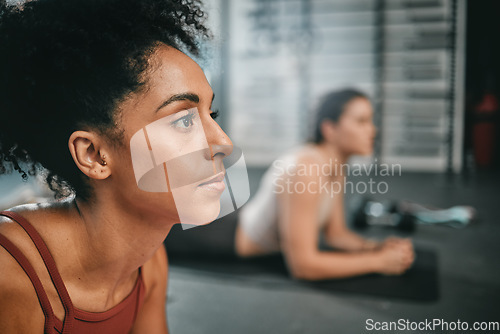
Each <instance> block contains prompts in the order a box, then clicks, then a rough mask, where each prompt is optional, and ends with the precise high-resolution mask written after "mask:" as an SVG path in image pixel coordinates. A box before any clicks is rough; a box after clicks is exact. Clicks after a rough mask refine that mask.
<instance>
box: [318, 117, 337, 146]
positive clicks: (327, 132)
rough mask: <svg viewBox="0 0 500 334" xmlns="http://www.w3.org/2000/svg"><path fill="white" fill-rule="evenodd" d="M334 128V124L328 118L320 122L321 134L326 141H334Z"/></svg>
mask: <svg viewBox="0 0 500 334" xmlns="http://www.w3.org/2000/svg"><path fill="white" fill-rule="evenodd" d="M336 129H337V127H336V124H335V123H334V122H332V121H330V120H328V119H326V120H324V121H322V122H321V134H322V135H323V138H324V139H325V140H326V141H328V142H332V141H336V133H337V131H336Z"/></svg>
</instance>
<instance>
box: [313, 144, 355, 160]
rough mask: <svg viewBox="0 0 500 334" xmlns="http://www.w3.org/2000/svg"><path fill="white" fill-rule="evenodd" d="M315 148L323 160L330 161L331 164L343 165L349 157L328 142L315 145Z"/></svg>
mask: <svg viewBox="0 0 500 334" xmlns="http://www.w3.org/2000/svg"><path fill="white" fill-rule="evenodd" d="M316 147H317V148H318V150H319V151H320V152H321V154H322V155H323V157H324V158H326V159H331V160H332V162H333V163H338V164H340V165H344V164H346V163H347V161H348V160H349V157H350V155H349V154H347V153H345V152H343V151H342V150H340V149H339V148H338V147H337V146H336V145H333V144H331V143H328V142H325V141H323V142H321V143H319V144H316Z"/></svg>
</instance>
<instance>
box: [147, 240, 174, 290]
mask: <svg viewBox="0 0 500 334" xmlns="http://www.w3.org/2000/svg"><path fill="white" fill-rule="evenodd" d="M167 273H168V260H167V252H166V251H165V247H164V246H163V244H162V245H161V246H160V247H159V248H158V250H157V251H156V252H155V254H154V255H153V256H152V257H151V259H149V260H148V261H147V262H146V263H145V264H144V265H143V266H142V274H143V280H144V284H145V286H146V292H149V291H152V290H153V289H154V288H155V287H157V286H158V285H160V286H161V285H163V284H166V280H167Z"/></svg>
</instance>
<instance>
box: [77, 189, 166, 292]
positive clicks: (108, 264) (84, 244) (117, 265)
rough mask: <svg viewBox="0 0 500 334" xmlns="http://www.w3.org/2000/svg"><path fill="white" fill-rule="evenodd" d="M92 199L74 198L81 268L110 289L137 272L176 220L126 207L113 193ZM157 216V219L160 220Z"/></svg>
mask: <svg viewBox="0 0 500 334" xmlns="http://www.w3.org/2000/svg"><path fill="white" fill-rule="evenodd" d="M104 198H107V199H106V201H104V200H101V198H97V199H96V200H95V201H92V202H84V201H81V200H78V199H76V200H75V208H76V211H77V212H78V216H79V219H78V220H79V224H78V232H77V235H78V236H79V238H78V241H77V247H78V250H79V257H80V262H79V264H78V266H79V268H77V270H78V271H80V272H81V273H82V275H84V276H85V281H87V282H94V284H95V282H102V284H103V286H107V287H105V289H106V290H109V291H110V293H112V291H113V290H114V289H116V287H117V286H120V285H122V284H125V283H126V282H127V281H129V280H130V279H131V277H132V276H134V274H136V272H137V269H138V268H139V267H141V266H142V265H143V264H144V263H145V262H147V261H148V260H149V259H150V258H151V257H152V256H153V255H154V253H155V252H156V250H157V249H158V248H159V247H160V246H161V245H162V243H163V241H164V239H165V238H166V236H167V234H168V233H169V231H170V229H171V228H172V225H173V224H174V222H173V221H172V222H171V223H164V224H161V225H160V224H152V223H150V222H154V221H156V222H158V221H162V220H163V221H164V220H165V218H164V217H150V216H145V215H144V214H143V213H140V212H133V211H132V210H127V209H126V208H123V207H122V205H120V203H117V202H116V201H113V200H112V199H111V198H113V197H112V196H104ZM157 219H158V220H157Z"/></svg>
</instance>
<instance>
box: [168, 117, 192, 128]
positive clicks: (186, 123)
mask: <svg viewBox="0 0 500 334" xmlns="http://www.w3.org/2000/svg"><path fill="white" fill-rule="evenodd" d="M193 119H194V115H193V114H188V115H186V116H184V117H181V118H179V119H178V120H175V121H174V122H172V125H173V126H174V127H175V128H179V129H189V128H190V127H191V126H193V124H194V121H193Z"/></svg>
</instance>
